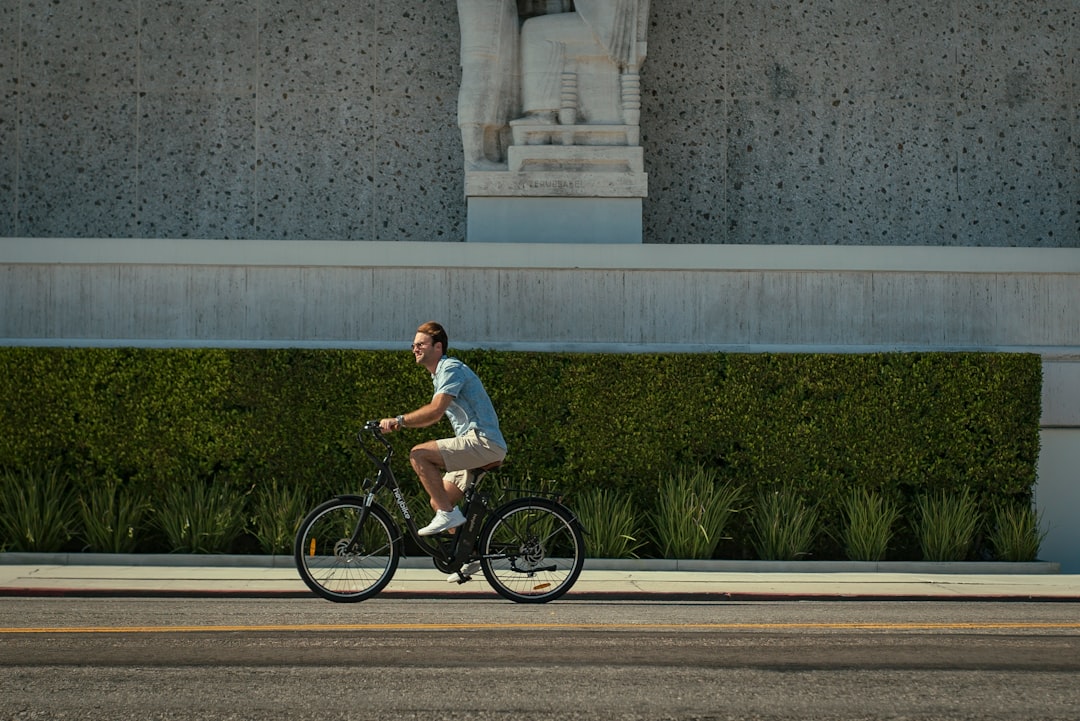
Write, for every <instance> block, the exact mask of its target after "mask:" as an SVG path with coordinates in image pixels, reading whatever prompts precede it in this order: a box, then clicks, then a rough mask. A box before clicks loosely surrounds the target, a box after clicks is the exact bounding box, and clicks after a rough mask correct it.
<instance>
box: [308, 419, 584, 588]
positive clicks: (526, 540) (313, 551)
mask: <svg viewBox="0 0 1080 721" xmlns="http://www.w3.org/2000/svg"><path fill="white" fill-rule="evenodd" d="M365 434H366V435H369V436H371V438H372V439H374V441H376V442H378V443H379V444H381V445H382V446H383V448H384V455H383V457H382V458H380V457H379V454H378V453H376V452H374V451H373V450H372V449H371V448H370V447H369V446H370V445H372V444H371V441H369V440H367V439H366V438H365ZM357 439H358V440H359V441H360V447H361V448H362V449H363V451H364V453H365V455H367V457H368V458H369V459H370V460H371V461H372V463H374V464H375V466H376V468H377V469H378V473H377V475H376V477H375V480H374V481H372V480H371V479H370V478H369V479H365V481H364V484H363V486H362V488H361V490H362V491H363V495H355V494H353V495H340V496H335V497H334V498H332V499H330V500H329V501H326V502H325V503H322V504H321V505H319V506H317V507H316V508H314V509H313V510H312V511H311V512H310V513H308V515H307V516H306V517H305V518H304V520H303V521H301V523H300V528H299V529H298V530H297V533H296V544H295V549H294V555H295V559H296V568H297V570H298V571H299V573H300V577H301V578H302V579H303V580H304V583H305V584H307V586H308V588H310V589H311V590H312V591H314V592H315V593H316V594H318V595H319V596H322V597H323V598H325V599H328V600H330V601H336V602H341V603H348V602H355V601H363V600H366V599H369V598H371V597H372V596H375V595H376V594H377V593H379V592H380V591H382V590H383V589H384V588H385V587H386V585H387V584H388V583H390V580H391V579H392V578H393V577H394V572H395V571H396V570H397V566H398V562H399V561H400V560H401V557H402V555H403V551H404V536H403V535H402V533H401V530H400V529H399V527H398V525H397V523H396V522H395V521H394V519H393V517H392V516H391V515H390V512H389V511H388V510H387V509H386V508H385V507H384V506H383V505H381V504H380V503H379V502H378V501H377V500H376V495H377V494H378V493H379V492H380V491H383V490H384V489H389V490H390V492H391V494H392V496H393V499H394V502H395V503H396V505H397V507H398V509H399V510H400V511H401V516H402V518H404V520H405V525H406V527H407V529H408V532H409V536H410V537H412V539H413V541H415V542H416V545H417V546H418V547H419V548H420V549H421V550H422V551H423V552H424V553H426V554H427V555H429V556H431V558H432V560H433V561H434V563H435V567H436V568H437V569H439V570H440V571H442V572H443V573H446V574H454V573H456V574H458V578H459V580H458V582H459V583H464V582H465V581H467V580H469V579H470V576H468V575H465V574H464V573H462V570H463V569H464V568H465V567H466V566H467V565H469V564H470V563H472V562H474V561H478V562H479V564H480V570H481V571H482V572H483V575H484V578H485V579H486V580H487V582H488V584H489V585H490V586H491V587H492V588H493V589H494V590H495V591H496V593H498V594H499V595H500V596H502V597H504V598H507V599H509V600H511V601H515V602H517V603H546V602H548V601H554V600H555V599H557V598H559V597H560V596H562V595H563V594H565V593H566V592H567V591H569V590H570V588H571V587H572V586H573V585H574V583H575V582H576V581H577V579H578V576H579V575H580V574H581V568H582V566H584V564H585V543H584V540H583V533H584V531H583V528H582V525H581V522H580V521H579V520H578V518H577V516H576V515H574V513H573V512H572V511H571V510H570V509H569V508H567V507H566V506H564V505H563V504H562V503H561V502H560V501H559V500H557V499H555V498H543V497H540V496H526V497H521V498H516V499H513V500H510V501H507V502H506V503H503V504H502V505H500V506H498V507H497V508H495V509H493V510H492V509H491V508H490V505H489V504H490V503H491V500H490V497H489V496H488V495H487V494H486V493H484V492H483V491H481V490H480V488H479V486H480V484H481V482H482V481H483V480H484V478H485V476H487V474H488V473H489V472H491V471H493V470H495V468H497V467H498V466H500V465H501V463H495V464H491V465H488V466H485V467H483V468H475V469H472V470H471V471H470V473H469V476H470V483H469V484H468V487H467V489H466V491H465V498H464V507H465V509H466V510H465V523H464V525H462V526H459V527H458V528H457V529H454V531H456V532H454V531H451V532H448V533H443V534H439V535H436V536H428V537H425V536H421V535H419V534H418V533H417V531H418V527H417V525H416V521H415V520H414V515H413V513H412V511H411V510H410V509H409V506H408V503H407V502H406V500H405V496H404V494H403V493H402V489H401V486H400V485H399V483H398V480H397V477H396V476H395V475H394V472H393V470H392V469H391V466H390V462H391V458H392V457H393V455H394V450H393V448H392V446H391V445H390V442H389V441H387V440H386V438H385V437H384V436H383V434H382V431H381V430H380V428H379V423H378V421H368V422H367V423H366V424H365V425H364V427H363V429H362V430H361V431H360V432H359V433H358V434H357Z"/></svg>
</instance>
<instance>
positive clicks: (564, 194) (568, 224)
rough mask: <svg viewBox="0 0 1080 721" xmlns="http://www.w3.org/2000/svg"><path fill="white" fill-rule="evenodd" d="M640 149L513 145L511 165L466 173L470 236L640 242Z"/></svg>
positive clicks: (643, 184) (644, 184)
mask: <svg viewBox="0 0 1080 721" xmlns="http://www.w3.org/2000/svg"><path fill="white" fill-rule="evenodd" d="M642 157H643V156H642V149H641V148H640V147H637V146H634V147H628V146H582V145H514V146H511V147H510V149H509V153H508V158H507V160H508V163H507V165H508V170H506V171H498V170H496V171H475V172H467V173H466V174H465V196H466V198H467V199H468V226H467V229H466V240H467V241H469V242H488V243H492V242H494V243H641V204H642V199H643V198H645V197H646V196H647V195H648V175H647V174H646V173H645V172H644V163H643V161H642Z"/></svg>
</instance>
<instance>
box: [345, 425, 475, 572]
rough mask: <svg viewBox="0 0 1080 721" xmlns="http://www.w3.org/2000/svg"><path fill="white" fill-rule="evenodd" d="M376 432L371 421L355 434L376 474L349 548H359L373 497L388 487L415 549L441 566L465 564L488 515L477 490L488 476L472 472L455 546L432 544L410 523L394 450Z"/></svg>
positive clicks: (453, 544)
mask: <svg viewBox="0 0 1080 721" xmlns="http://www.w3.org/2000/svg"><path fill="white" fill-rule="evenodd" d="M377 430H378V424H376V423H375V422H374V421H370V422H368V423H367V424H366V425H365V426H364V429H363V430H362V431H360V432H359V433H358V434H357V439H358V440H359V441H360V448H361V449H362V450H363V451H364V454H365V455H367V457H368V458H369V459H370V460H371V462H372V463H374V464H375V466H376V467H377V468H378V471H379V472H378V474H377V475H376V479H375V483H374V485H373V486H372V487H371V488H370V489H368V491H367V494H366V495H365V496H364V497H363V505H362V510H361V512H360V519H359V520H358V521H357V523H356V530H355V531H354V532H353V536H352V538H351V539H349V547H350V548H354V547H356V546H357V545H358V544H359V541H360V532H361V529H362V528H363V527H364V521H365V520H367V516H368V513H369V509H370V508H371V506H372V504H374V503H376V500H375V496H376V494H377V493H378V492H379V491H381V490H382V489H383V488H386V487H389V488H390V491H391V493H392V494H393V496H394V501H395V502H396V503H397V506H398V508H399V509H400V510H401V515H402V517H403V518H404V519H405V526H406V528H407V529H408V531H409V535H410V536H411V537H412V539H413V541H415V543H416V545H417V546H419V548H420V550H421V551H423V552H424V553H426V554H427V555H428V556H431V557H432V558H434V559H437V560H439V561H442V562H443V563H444V564H453V563H456V564H463V563H465V562H466V561H468V560H469V556H470V555H471V554H472V551H473V548H474V547H475V546H476V541H477V539H478V538H479V537H480V529H481V528H483V520H484V516H486V515H487V512H488V506H487V499H486V497H484V495H483V494H481V493H479V492H478V491H477V490H476V486H477V485H478V484H479V483H480V480H481V479H482V478H483V477H484V476H485V475H487V471H485V470H483V469H474V472H475V473H476V478H475V480H474V482H473V484H472V488H471V489H470V490H469V491H468V492H467V493H466V496H465V500H466V511H465V523H464V524H463V525H462V526H460V527H459V528H458V529H457V533H455V534H454V536H455V538H454V542H453V543H452V544H446V543H445V542H444V543H435V542H432V541H430V540H428V539H427V538H426V537H424V536H421V535H420V533H419V530H420V528H419V526H417V525H416V521H415V520H413V515H412V511H411V510H410V509H409V505H408V503H406V501H405V496H404V494H403V493H402V492H401V486H400V485H399V484H398V481H397V476H395V475H394V471H393V469H392V468H391V467H390V460H391V458H392V457H393V455H394V448H393V446H392V445H390V442H389V441H388V440H386V438H384V437H383V435H382V434H381V433H378V432H377ZM365 432H367V433H370V434H371V435H372V436H373V437H374V438H375V439H376V440H377V441H379V443H381V444H382V445H383V447H384V448H385V449H386V455H385V456H384V457H383V458H379V456H378V454H376V453H373V452H372V450H371V449H370V448H368V445H367V442H366V440H365V439H364V433H365Z"/></svg>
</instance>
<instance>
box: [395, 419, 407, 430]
mask: <svg viewBox="0 0 1080 721" xmlns="http://www.w3.org/2000/svg"><path fill="white" fill-rule="evenodd" d="M394 420H396V421H397V427H398V428H404V427H405V416H398V417H397V418H395V419H394Z"/></svg>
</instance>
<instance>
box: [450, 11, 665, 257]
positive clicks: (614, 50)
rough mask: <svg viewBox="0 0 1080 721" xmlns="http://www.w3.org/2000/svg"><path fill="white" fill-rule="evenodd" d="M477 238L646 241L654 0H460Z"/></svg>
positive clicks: (462, 121) (461, 109)
mask: <svg viewBox="0 0 1080 721" xmlns="http://www.w3.org/2000/svg"><path fill="white" fill-rule="evenodd" d="M458 16H459V22H460V25H461V89H460V93H459V95H458V125H459V127H460V129H461V142H462V148H463V151H464V158H465V195H466V197H467V199H468V203H469V218H468V229H467V239H468V240H482V241H509V240H515V241H527V242H560V241H566V240H569V241H573V242H605V243H606V242H641V200H642V199H643V198H644V197H645V196H646V195H647V176H646V174H645V172H644V163H643V159H642V149H641V147H640V130H639V121H640V116H641V84H640V76H639V70H640V68H641V65H642V63H643V62H644V60H645V55H646V42H645V37H646V30H647V28H648V20H649V0H458Z"/></svg>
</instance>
